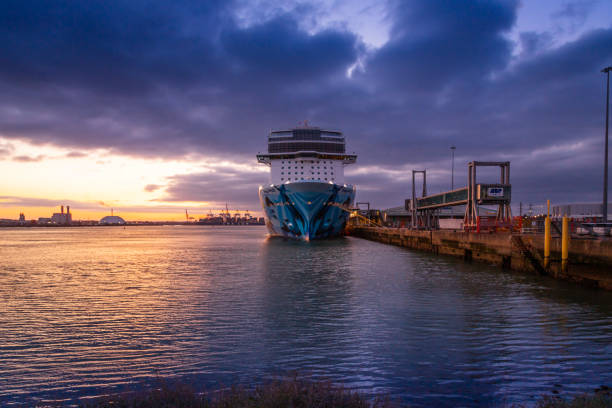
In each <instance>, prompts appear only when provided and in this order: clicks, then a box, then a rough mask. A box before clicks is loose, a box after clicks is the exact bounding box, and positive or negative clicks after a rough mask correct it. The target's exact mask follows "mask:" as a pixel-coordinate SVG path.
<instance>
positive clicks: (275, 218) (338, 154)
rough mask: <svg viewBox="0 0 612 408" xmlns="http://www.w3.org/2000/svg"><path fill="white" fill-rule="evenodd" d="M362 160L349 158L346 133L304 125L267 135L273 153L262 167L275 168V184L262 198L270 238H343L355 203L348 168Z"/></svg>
mask: <svg viewBox="0 0 612 408" xmlns="http://www.w3.org/2000/svg"><path fill="white" fill-rule="evenodd" d="M356 159H357V156H356V155H354V154H346V144H345V140H344V136H343V135H342V132H339V131H332V130H323V129H320V128H316V127H302V128H295V129H290V130H275V131H272V132H270V134H269V135H268V153H267V154H258V155H257V161H258V162H259V163H263V164H266V165H268V166H270V183H269V185H267V186H261V187H259V199H260V201H261V205H262V207H263V210H264V214H265V220H266V226H267V227H268V231H269V232H270V234H271V235H278V236H283V237H287V238H295V239H301V240H305V241H309V240H312V239H322V238H331V237H335V236H338V235H341V234H342V233H343V231H344V228H345V226H346V222H347V220H348V216H349V208H350V207H351V206H352V204H353V201H354V199H355V187H354V186H352V185H347V184H345V183H344V166H346V165H347V164H352V163H355V161H356Z"/></svg>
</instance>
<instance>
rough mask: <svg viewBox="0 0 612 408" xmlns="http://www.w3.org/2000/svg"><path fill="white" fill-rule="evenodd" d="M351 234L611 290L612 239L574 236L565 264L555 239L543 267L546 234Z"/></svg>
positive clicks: (363, 230)
mask: <svg viewBox="0 0 612 408" xmlns="http://www.w3.org/2000/svg"><path fill="white" fill-rule="evenodd" d="M348 235H350V236H355V237H360V238H365V239H369V240H372V241H378V242H382V243H386V244H391V245H397V246H401V247H406V248H411V249H416V250H421V251H427V252H432V253H435V254H444V255H452V256H456V257H461V258H463V259H464V260H465V261H468V262H470V261H480V262H486V263H490V264H495V265H499V266H501V267H502V268H504V269H508V270H516V271H522V272H528V273H538V274H545V275H550V276H552V277H554V278H557V279H563V280H567V281H572V282H576V283H580V284H583V285H588V286H591V287H598V288H602V289H607V290H612V240H610V239H572V240H571V241H570V247H569V264H568V266H567V268H566V270H562V268H561V239H560V238H555V237H553V238H552V242H551V257H550V259H551V261H550V265H549V267H548V268H544V262H543V256H544V237H543V236H542V235H527V234H525V235H516V234H511V233H475V232H464V231H444V230H439V231H417V230H410V229H405V228H378V227H364V226H350V227H349V228H348Z"/></svg>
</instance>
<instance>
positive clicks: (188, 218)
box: [185, 209, 195, 222]
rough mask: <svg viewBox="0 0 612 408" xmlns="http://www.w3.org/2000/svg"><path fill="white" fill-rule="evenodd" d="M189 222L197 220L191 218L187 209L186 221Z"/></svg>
mask: <svg viewBox="0 0 612 408" xmlns="http://www.w3.org/2000/svg"><path fill="white" fill-rule="evenodd" d="M189 220H195V218H193V217H190V216H189V213H188V212H187V209H185V221H187V222H189Z"/></svg>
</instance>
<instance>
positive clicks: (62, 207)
mask: <svg viewBox="0 0 612 408" xmlns="http://www.w3.org/2000/svg"><path fill="white" fill-rule="evenodd" d="M63 213H64V206H63V205H62V214H63Z"/></svg>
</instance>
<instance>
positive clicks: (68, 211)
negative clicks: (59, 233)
mask: <svg viewBox="0 0 612 408" xmlns="http://www.w3.org/2000/svg"><path fill="white" fill-rule="evenodd" d="M66 214H70V206H69V205H67V206H66Z"/></svg>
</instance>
